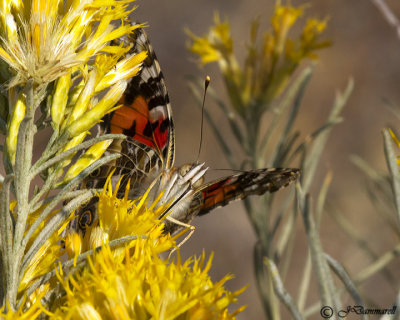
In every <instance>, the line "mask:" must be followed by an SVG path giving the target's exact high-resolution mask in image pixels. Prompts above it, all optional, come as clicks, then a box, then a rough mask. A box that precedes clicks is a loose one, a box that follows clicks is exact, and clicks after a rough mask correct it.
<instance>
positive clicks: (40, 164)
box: [31, 134, 126, 178]
mask: <svg viewBox="0 0 400 320" xmlns="http://www.w3.org/2000/svg"><path fill="white" fill-rule="evenodd" d="M125 138H126V136H125V135H123V134H105V135H103V136H100V137H97V138H93V139H90V140H88V141H84V142H82V143H80V144H79V145H77V146H75V147H73V148H71V149H69V150H67V151H64V152H62V153H60V154H58V155H56V156H55V157H53V158H51V159H50V160H48V161H46V162H44V161H43V159H39V160H38V161H37V162H36V163H35V164H34V165H33V166H32V173H31V176H32V178H33V177H35V176H36V175H38V174H39V173H40V172H42V171H44V170H46V169H48V168H50V167H51V166H52V165H54V164H56V163H57V162H59V161H61V160H64V159H66V158H68V157H70V156H72V155H74V154H75V153H76V152H78V151H80V150H84V149H87V148H89V147H91V146H92V145H94V144H96V143H98V142H100V141H104V140H111V139H115V140H116V139H125Z"/></svg>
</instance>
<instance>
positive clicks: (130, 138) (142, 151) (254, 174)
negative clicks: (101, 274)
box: [73, 28, 300, 233]
mask: <svg viewBox="0 0 400 320" xmlns="http://www.w3.org/2000/svg"><path fill="white" fill-rule="evenodd" d="M120 42H127V43H132V44H133V45H132V48H131V50H130V54H135V53H138V52H141V51H147V53H148V57H147V59H146V60H145V61H144V65H143V68H142V70H141V72H140V76H137V77H134V78H132V79H131V80H130V82H129V84H128V87H127V89H126V92H125V93H124V96H123V97H122V99H121V101H120V104H121V105H122V106H121V107H120V108H119V109H117V110H115V111H114V112H112V113H110V114H109V115H107V116H106V117H105V118H104V119H103V123H102V124H101V132H102V133H123V134H125V135H126V136H127V138H126V139H125V140H116V141H114V142H113V143H112V144H111V146H110V148H109V151H108V152H112V153H120V154H121V157H120V158H119V159H117V160H116V161H114V162H113V163H110V164H109V165H106V166H103V167H102V168H101V169H100V170H99V171H98V172H95V173H94V174H92V175H91V177H89V179H87V180H86V181H85V182H84V183H83V187H96V188H101V187H102V186H103V185H104V183H105V180H106V178H107V176H108V175H109V174H110V172H111V170H113V169H114V174H113V179H114V182H115V181H118V180H121V185H120V189H119V194H118V195H119V196H121V197H122V196H123V194H124V191H125V186H126V185H127V183H128V182H129V183H130V193H129V197H130V198H131V199H135V198H137V197H138V196H142V195H143V194H144V193H145V192H146V191H147V190H150V191H149V193H148V199H149V202H150V203H151V202H152V201H155V200H156V199H157V201H158V202H157V206H161V205H165V204H168V209H167V210H166V211H165V212H163V213H162V215H161V216H160V217H159V218H160V219H163V218H165V219H164V222H165V223H166V225H165V231H166V232H171V233H173V232H175V231H176V230H178V229H179V228H181V227H182V226H183V225H187V224H188V223H190V221H191V220H192V219H193V218H194V217H195V216H197V215H203V214H206V213H207V212H209V211H210V210H212V209H214V208H216V207H218V206H223V205H226V204H227V203H229V202H230V201H232V200H236V199H243V198H245V197H247V196H249V195H253V194H263V193H265V192H267V191H269V192H275V191H277V190H279V189H280V188H283V187H286V186H287V185H289V184H290V183H291V182H292V181H294V180H296V179H297V178H298V176H299V175H300V170H299V169H290V168H289V169H282V168H269V169H268V168H267V169H257V170H251V171H243V172H239V173H237V174H234V175H231V176H228V177H224V178H221V179H218V180H216V181H213V182H210V183H204V180H205V178H204V176H205V173H206V171H207V169H208V168H205V167H204V164H203V163H201V164H197V163H189V164H185V165H183V166H180V167H175V166H174V158H175V150H174V149H175V135H174V125H173V119H172V110H171V105H170V102H169V97H168V92H167V89H166V86H165V81H164V77H163V74H162V72H161V68H160V65H159V63H158V61H157V58H156V55H155V53H154V50H153V48H152V47H151V45H150V43H149V42H148V39H147V36H146V34H145V33H144V31H143V29H142V28H139V29H136V30H135V31H134V33H133V34H131V35H130V36H129V37H125V38H122V39H121V40H120ZM160 194H161V197H159V195H160ZM95 205H96V199H94V200H92V201H91V202H90V203H89V204H88V205H86V207H85V208H83V209H82V210H80V212H79V213H78V219H77V222H75V224H74V226H73V227H74V228H79V229H81V230H82V231H84V229H85V228H86V227H87V225H90V224H91V223H93V221H96V217H95V211H96V210H95Z"/></svg>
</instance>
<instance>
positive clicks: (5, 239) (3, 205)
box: [0, 175, 14, 306]
mask: <svg viewBox="0 0 400 320" xmlns="http://www.w3.org/2000/svg"><path fill="white" fill-rule="evenodd" d="M13 179H14V177H13V176H11V175H8V176H7V177H6V178H5V180H4V183H3V186H2V188H1V192H0V221H1V223H0V233H1V234H0V237H1V238H0V241H1V242H0V244H1V256H0V258H1V269H0V270H1V287H0V301H1V305H3V306H4V305H5V298H6V292H7V288H10V287H11V285H12V284H11V265H12V249H13V248H12V235H13V228H12V227H13V226H12V221H11V217H10V209H9V208H10V186H11V182H12V181H13Z"/></svg>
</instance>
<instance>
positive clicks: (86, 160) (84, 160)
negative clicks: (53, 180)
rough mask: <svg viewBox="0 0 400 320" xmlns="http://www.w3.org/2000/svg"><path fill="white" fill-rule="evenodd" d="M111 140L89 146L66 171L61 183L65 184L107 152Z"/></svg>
mask: <svg viewBox="0 0 400 320" xmlns="http://www.w3.org/2000/svg"><path fill="white" fill-rule="evenodd" d="M111 142H112V140H104V141H100V142H98V143H96V144H95V145H93V146H91V147H90V148H89V149H88V150H87V151H86V152H85V153H84V154H83V155H82V156H81V157H80V158H79V159H78V161H77V162H75V163H74V164H73V165H72V166H71V167H70V168H69V169H68V171H67V173H66V174H65V176H64V179H63V181H62V183H67V182H69V181H71V180H72V179H73V178H75V177H76V176H77V175H78V174H79V173H81V172H82V170H84V169H85V168H87V167H88V166H90V165H91V164H92V163H94V162H95V161H96V160H98V159H100V157H101V156H102V155H103V154H104V152H106V151H107V148H108V147H109V146H110V144H111Z"/></svg>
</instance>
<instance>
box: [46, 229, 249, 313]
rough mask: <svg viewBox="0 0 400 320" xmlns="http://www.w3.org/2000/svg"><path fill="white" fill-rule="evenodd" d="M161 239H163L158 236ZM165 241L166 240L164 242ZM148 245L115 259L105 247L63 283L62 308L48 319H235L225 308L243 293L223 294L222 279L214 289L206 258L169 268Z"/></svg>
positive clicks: (145, 241) (148, 242)
mask: <svg viewBox="0 0 400 320" xmlns="http://www.w3.org/2000/svg"><path fill="white" fill-rule="evenodd" d="M161 237H163V236H161ZM164 237H165V236H164ZM152 241H153V240H150V239H139V240H137V241H135V242H134V243H133V244H132V245H130V246H128V247H127V248H125V250H124V258H123V259H120V258H118V257H115V255H114V254H113V252H112V251H111V250H110V248H109V247H107V246H106V247H104V248H103V249H102V250H100V251H99V252H96V253H95V254H94V256H93V257H92V258H89V263H88V265H89V266H88V267H87V268H85V269H84V270H83V272H80V273H76V274H75V275H73V276H69V277H68V278H66V279H62V278H61V276H59V280H60V283H61V284H62V286H63V287H64V289H65V292H66V297H65V299H64V301H65V303H64V305H62V306H61V307H60V308H58V309H57V310H54V311H53V312H54V313H53V315H52V316H51V317H50V318H51V319H87V315H88V314H90V315H92V316H93V317H94V319H177V318H182V319H199V320H201V319H234V317H235V315H236V314H237V313H238V312H240V311H241V310H243V307H242V308H239V309H238V310H237V311H235V312H233V313H232V314H229V312H228V310H227V306H228V305H229V304H231V303H233V302H235V301H236V297H237V296H238V295H239V294H240V293H241V292H242V291H243V289H242V290H239V291H236V292H233V293H232V292H229V291H227V290H226V289H225V288H224V287H223V285H224V283H225V282H226V281H227V280H229V279H230V278H231V276H226V277H224V278H223V279H222V280H220V281H218V282H216V283H213V282H212V281H211V279H210V277H209V275H208V274H207V272H208V271H209V269H210V267H211V259H209V261H208V262H207V263H206V262H205V256H204V254H203V256H202V257H201V258H194V259H189V260H187V261H186V262H185V263H181V261H180V258H179V256H178V259H177V262H176V263H169V262H168V260H163V259H161V258H160V257H159V256H158V252H157V251H154V246H153V245H152V244H151V242H152Z"/></svg>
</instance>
